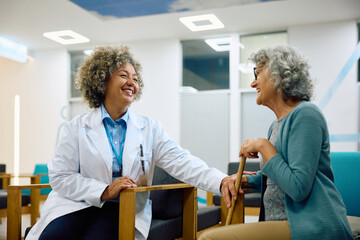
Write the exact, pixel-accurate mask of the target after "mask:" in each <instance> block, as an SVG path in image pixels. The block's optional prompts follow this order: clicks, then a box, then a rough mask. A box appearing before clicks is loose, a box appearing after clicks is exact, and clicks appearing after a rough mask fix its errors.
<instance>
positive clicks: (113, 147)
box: [104, 123, 122, 166]
mask: <svg viewBox="0 0 360 240" xmlns="http://www.w3.org/2000/svg"><path fill="white" fill-rule="evenodd" d="M104 126H105V130H106V135H107V136H108V138H109V140H110V143H111V147H112V150H113V152H114V154H115V157H116V159H117V161H118V164H119V165H120V166H121V165H122V158H120V156H119V155H118V153H117V152H116V149H115V146H114V143H113V141H112V139H111V136H110V132H109V129H108V128H107V126H106V123H104Z"/></svg>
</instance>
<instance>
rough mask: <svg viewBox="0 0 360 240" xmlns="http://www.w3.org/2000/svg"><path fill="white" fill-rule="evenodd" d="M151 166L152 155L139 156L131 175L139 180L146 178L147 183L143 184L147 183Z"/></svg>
mask: <svg viewBox="0 0 360 240" xmlns="http://www.w3.org/2000/svg"><path fill="white" fill-rule="evenodd" d="M150 168H151V157H150V156H149V155H147V154H144V157H142V158H140V156H138V157H137V158H136V160H135V162H134V164H133V166H132V169H131V177H132V178H133V179H135V180H136V181H138V180H139V179H140V178H142V179H146V183H143V184H141V185H147V181H148V179H149V172H150Z"/></svg>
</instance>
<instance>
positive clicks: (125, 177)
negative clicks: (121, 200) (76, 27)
mask: <svg viewBox="0 0 360 240" xmlns="http://www.w3.org/2000/svg"><path fill="white" fill-rule="evenodd" d="M140 71H141V66H140V64H139V63H138V62H136V61H135V60H134V59H133V57H132V55H131V54H130V53H129V51H128V48H127V47H98V48H96V49H95V51H94V52H93V54H92V55H91V56H89V57H88V58H87V59H86V60H85V62H84V63H83V65H82V66H80V68H79V69H78V72H77V76H76V82H77V85H78V87H79V88H80V90H81V92H82V94H83V96H84V98H85V100H86V101H87V103H88V105H89V107H90V108H93V110H92V111H91V112H89V113H86V114H82V115H79V116H77V117H75V118H74V119H73V120H71V121H70V122H69V123H67V124H66V126H65V128H64V131H63V136H62V138H61V140H60V142H59V145H58V147H57V148H56V150H55V153H54V156H53V159H52V160H51V162H50V163H49V164H48V168H49V178H50V184H51V186H52V188H53V191H52V192H51V193H50V194H49V196H48V199H47V200H46V202H45V204H44V206H43V208H42V211H41V217H40V219H39V221H38V222H37V223H36V225H35V226H34V227H33V228H32V229H31V231H30V233H29V234H28V236H27V238H26V239H27V240H31V239H41V240H42V239H51V240H56V239H61V240H63V239H66V240H70V239H76V240H79V239H86V240H88V239H108V240H109V239H114V240H115V239H118V214H119V204H118V196H119V193H120V191H121V190H123V189H125V188H129V187H136V186H137V185H136V182H137V181H138V180H139V177H140V176H141V175H142V174H143V171H144V170H145V173H146V177H147V179H146V180H147V182H148V184H149V185H151V182H152V178H153V171H154V167H155V165H157V166H159V167H161V168H163V169H164V170H166V171H167V172H168V173H169V174H170V175H172V176H174V177H176V178H178V179H179V180H182V181H184V182H186V183H188V184H191V185H193V186H196V187H199V188H201V189H204V190H206V191H210V192H213V193H220V188H221V192H222V193H223V195H224V198H225V201H226V202H227V204H228V205H229V204H230V195H233V196H235V195H236V194H235V188H234V180H232V179H231V178H230V177H227V175H225V174H224V173H222V172H220V171H218V170H217V169H214V168H209V167H208V166H207V165H206V163H204V162H203V161H202V160H200V159H199V158H197V157H195V156H193V155H191V154H190V153H189V152H188V151H186V150H184V149H182V148H181V147H180V146H179V145H178V144H177V143H176V142H174V141H173V140H171V139H170V137H169V136H168V135H167V134H166V133H165V132H164V129H163V127H162V126H161V124H160V123H159V122H158V121H156V120H154V119H152V118H149V117H144V116H139V115H137V114H135V113H133V112H131V111H130V110H129V106H130V104H131V103H132V102H133V101H134V100H137V99H139V98H140V95H141V91H142V88H143V86H144V84H143V80H142V78H141V72H140ZM141 155H142V156H141ZM140 157H141V159H142V160H144V161H143V163H144V168H143V167H142V164H141V161H140ZM136 200H137V204H136V206H137V209H136V220H135V226H136V233H135V235H136V239H146V238H147V236H148V232H149V228H150V223H151V202H150V201H149V199H148V194H147V193H145V194H142V195H140V196H137V198H136ZM120 214H121V213H120Z"/></svg>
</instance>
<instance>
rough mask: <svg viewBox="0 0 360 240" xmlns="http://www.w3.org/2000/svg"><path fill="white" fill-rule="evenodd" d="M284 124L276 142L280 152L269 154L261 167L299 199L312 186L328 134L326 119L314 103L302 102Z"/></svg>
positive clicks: (302, 198) (304, 196)
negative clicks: (311, 104) (304, 103)
mask: <svg viewBox="0 0 360 240" xmlns="http://www.w3.org/2000/svg"><path fill="white" fill-rule="evenodd" d="M306 106H308V107H306ZM283 124H284V126H283V127H282V129H281V130H280V132H279V137H280V138H281V139H280V144H279V145H278V144H276V148H277V150H278V152H279V153H281V154H277V155H275V156H274V157H272V158H271V159H270V160H269V161H268V162H267V164H266V165H265V166H264V168H263V169H262V170H263V172H264V173H265V174H266V175H267V176H268V177H270V178H271V179H272V180H273V181H274V182H275V183H276V184H277V185H278V186H279V187H280V188H281V189H282V190H283V191H284V192H285V193H286V194H287V195H288V196H289V197H290V198H292V199H293V200H294V201H297V202H300V201H302V200H304V199H306V197H307V196H308V195H309V194H310V191H311V189H312V185H313V182H314V179H315V175H316V172H317V169H318V164H319V158H320V154H321V149H322V143H323V141H324V138H325V137H327V136H328V135H327V128H326V123H325V119H324V118H323V116H322V114H321V112H320V110H318V108H317V107H316V106H309V105H305V107H301V108H299V109H296V111H294V112H293V114H291V116H289V118H288V119H287V120H286V121H285V122H284V123H283ZM277 141H279V138H278V140H277ZM278 148H281V151H279V149H278Z"/></svg>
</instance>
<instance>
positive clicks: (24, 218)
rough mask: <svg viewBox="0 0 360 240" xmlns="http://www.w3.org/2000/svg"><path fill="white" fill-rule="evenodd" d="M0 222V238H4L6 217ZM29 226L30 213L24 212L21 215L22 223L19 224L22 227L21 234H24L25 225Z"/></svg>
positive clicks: (3, 239) (0, 239)
mask: <svg viewBox="0 0 360 240" xmlns="http://www.w3.org/2000/svg"><path fill="white" fill-rule="evenodd" d="M1 220H2V223H1V224H0V240H6V226H7V224H6V218H2V219H1ZM29 226H30V215H29V214H25V215H23V216H22V224H21V228H22V231H21V233H22V236H24V233H25V229H26V228H27V227H29Z"/></svg>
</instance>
